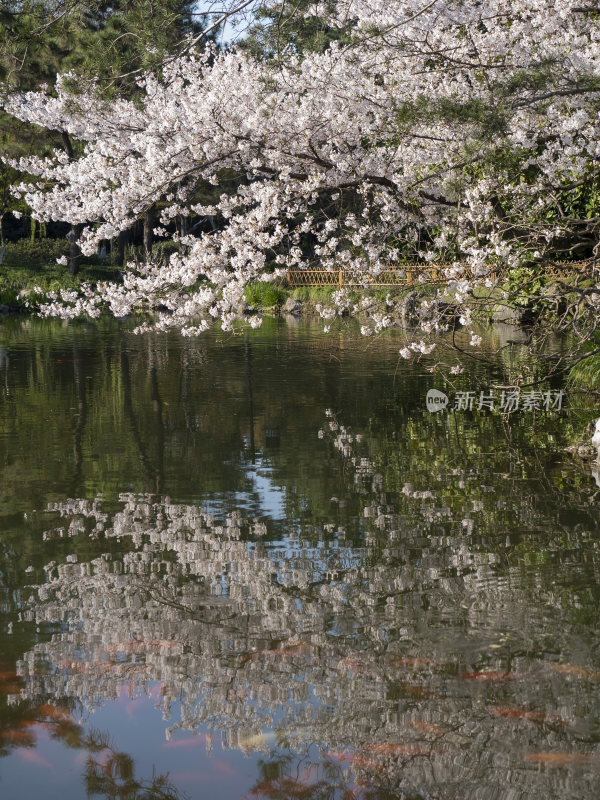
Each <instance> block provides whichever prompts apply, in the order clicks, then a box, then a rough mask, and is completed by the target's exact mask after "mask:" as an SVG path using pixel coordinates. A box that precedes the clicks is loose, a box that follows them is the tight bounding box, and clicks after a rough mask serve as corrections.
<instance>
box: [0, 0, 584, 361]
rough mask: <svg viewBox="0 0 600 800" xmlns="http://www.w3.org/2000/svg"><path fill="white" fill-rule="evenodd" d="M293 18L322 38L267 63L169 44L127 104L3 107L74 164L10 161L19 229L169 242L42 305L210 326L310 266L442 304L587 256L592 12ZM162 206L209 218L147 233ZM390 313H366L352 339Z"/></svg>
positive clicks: (358, 6)
mask: <svg viewBox="0 0 600 800" xmlns="http://www.w3.org/2000/svg"><path fill="white" fill-rule="evenodd" d="M250 5H252V7H253V9H254V10H255V11H256V10H257V6H258V7H261V6H262V7H263V24H265V25H268V23H269V20H270V21H271V24H272V25H278V24H279V25H281V13H280V14H278V13H277V9H280V11H281V10H282V9H283V4H273V3H254V4H249V3H240V4H238V7H240V8H241V7H242V6H243V7H244V9H242V10H248V7H249V6H250ZM303 14H304V19H305V21H306V22H305V24H306V25H309V23H310V24H312V23H311V21H314V20H317V21H318V28H319V30H328V31H335V30H337V31H338V32H339V38H337V39H336V37H335V36H333V35H331V36H330V37H329V36H328V41H327V42H326V43H323V46H318V47H316V48H315V49H311V47H310V46H307V47H306V48H304V47H300V48H299V47H297V46H289V47H287V48H279V49H278V52H277V58H272V57H269V58H267V59H265V58H261V57H259V56H257V55H256V54H255V52H253V49H252V48H247V49H237V50H236V49H231V50H229V51H227V52H218V51H217V50H216V49H215V48H214V46H213V47H211V46H208V47H206V49H203V50H202V49H197V48H196V49H190V48H188V49H187V52H184V53H183V54H182V55H181V56H180V57H177V58H171V59H169V60H168V61H167V62H165V63H164V65H163V68H162V71H161V72H160V74H158V73H146V74H145V75H144V76H143V77H140V78H139V80H138V85H139V89H140V91H141V95H140V96H139V97H138V98H136V99H134V100H131V99H127V98H126V97H120V98H116V99H114V100H111V101H106V100H105V99H103V97H102V95H101V93H100V91H99V90H94V89H93V88H92V89H90V90H89V91H86V92H84V93H83V94H79V95H78V96H76V97H74V96H73V95H72V93H71V91H70V84H69V80H68V78H65V77H62V78H60V79H59V80H58V81H57V84H56V88H55V91H54V92H53V93H50V94H46V93H26V94H21V95H14V96H13V97H12V98H11V99H10V100H9V101H8V103H7V104H6V105H5V108H6V109H7V110H8V111H9V112H10V113H11V114H13V115H15V116H16V117H18V118H19V119H22V120H27V121H29V122H34V123H36V124H38V125H42V126H44V127H46V128H49V129H53V130H59V131H63V132H65V133H66V134H68V135H69V136H70V137H72V138H73V139H76V140H79V141H81V142H82V143H83V147H82V154H81V156H80V157H79V158H77V159H75V160H69V159H68V158H66V157H65V154H64V152H60V151H56V152H55V154H54V155H53V156H52V157H50V158H48V159H36V158H30V159H24V160H21V161H20V162H19V163H18V165H17V164H15V166H19V167H20V168H21V169H23V170H26V171H27V172H28V173H30V174H32V175H34V176H36V178H37V180H36V181H35V182H32V183H30V184H28V185H23V186H22V187H21V192H22V194H23V196H24V197H25V198H26V200H27V202H28V204H29V205H30V206H31V208H32V209H33V213H34V214H35V215H36V216H37V217H38V218H39V219H41V220H47V219H62V220H67V221H69V222H70V223H71V224H73V225H82V226H84V232H83V234H82V238H81V244H82V248H83V250H84V252H85V251H87V252H90V251H92V250H94V249H95V248H96V247H97V245H98V243H99V242H100V241H101V240H103V239H106V238H110V237H114V236H116V235H117V234H118V233H119V231H122V230H124V229H127V228H128V227H129V226H130V225H131V224H132V220H134V219H135V218H136V217H139V215H140V214H143V213H144V211H145V210H146V209H148V208H151V207H156V206H157V205H159V206H160V208H161V209H162V211H161V220H160V226H159V228H158V233H159V235H163V236H166V235H169V236H172V237H173V238H175V240H176V242H177V244H178V246H179V251H178V252H177V253H175V254H174V255H173V256H171V258H170V260H169V262H168V263H166V264H165V263H153V262H152V261H149V262H148V263H146V264H144V265H143V266H142V267H141V268H140V267H138V268H137V269H133V268H132V269H130V270H129V271H128V272H127V273H126V275H125V278H124V282H123V283H122V284H120V285H104V286H98V287H97V288H94V289H92V288H89V289H88V290H87V291H86V293H85V295H84V296H83V297H75V296H74V295H65V296H63V297H62V298H57V299H56V302H54V303H51V304H50V305H49V306H48V307H47V312H48V313H62V314H65V315H67V316H70V315H76V314H80V313H82V312H87V313H89V314H91V315H92V316H96V315H97V314H99V313H100V310H101V309H102V308H103V307H105V306H108V308H109V309H110V310H111V311H112V312H113V313H115V314H117V315H122V314H125V313H128V312H130V311H131V310H133V309H137V308H140V307H142V308H143V307H145V308H151V309H155V310H156V309H158V313H157V314H156V316H155V317H154V323H153V324H155V325H156V326H157V327H158V328H166V327H171V326H175V327H177V328H180V329H181V330H183V332H184V333H188V334H193V333H197V332H199V331H201V330H203V329H204V328H205V327H206V326H207V325H208V321H209V320H210V319H211V317H212V318H220V319H221V320H222V323H223V325H224V326H225V327H230V326H231V325H232V324H233V323H234V321H235V320H236V319H237V318H239V317H241V316H242V314H243V312H244V303H243V289H244V286H245V285H246V284H247V283H248V282H249V281H253V280H256V279H260V280H270V279H272V278H273V277H274V276H276V275H277V274H278V273H279V271H283V270H285V269H287V268H292V267H293V268H304V267H307V266H309V265H312V264H314V263H315V261H317V262H318V263H319V264H320V265H321V266H323V267H324V268H326V269H330V270H333V269H338V268H339V267H340V265H342V266H343V267H344V268H345V269H347V270H349V271H350V272H352V273H354V274H355V275H356V276H357V279H358V280H365V281H366V280H368V279H370V278H372V277H373V276H376V275H377V274H379V273H380V272H381V271H382V270H384V269H386V268H388V267H389V266H402V264H404V263H406V262H407V261H413V262H414V261H415V260H417V261H419V262H421V263H429V262H440V263H443V264H444V265H445V269H446V277H447V279H448V281H449V282H450V288H451V289H452V290H453V291H454V292H455V294H456V297H457V300H458V302H459V303H462V302H464V301H465V300H467V298H468V297H469V296H470V294H471V293H472V292H473V291H474V289H476V288H477V286H481V285H485V286H491V285H492V283H493V281H492V277H491V276H492V273H494V272H496V273H497V271H498V270H500V271H502V270H510V269H514V268H516V267H520V266H522V265H532V264H533V265H535V264H542V263H544V262H545V261H548V260H552V259H556V258H564V257H593V258H595V256H596V252H597V243H598V229H599V225H600V215H599V213H598V208H597V205H598V202H599V201H598V179H599V160H598V159H599V149H598V148H599V145H598V141H599V135H598V134H599V125H600V120H599V114H600V14H599V13H598V12H597V11H596V10H595V8H594V7H592V6H587V5H585V4H582V3H581V2H580V0H534V2H531V0H528V2H524V1H523V0H493V1H492V2H488V3H485V4H482V3H479V2H476V1H475V0H468V1H467V2H464V0H386V2H382V0H361V1H360V2H356V0H338V2H336V3H322V4H320V5H318V6H312V7H310V8H307V9H306V10H304V11H303ZM265 20H266V21H265ZM268 35H269V36H271V35H273V36H274V33H273V32H272V33H271V34H268ZM265 36H267V33H264V34H263V38H264V37H265ZM197 39H198V37H196V40H197ZM271 41H274V40H273V39H271ZM268 55H269V56H272V55H273V53H270V54H268ZM232 175H233V176H237V177H236V181H234V182H233V183H232V181H231V177H232ZM225 180H227V181H228V182H229V183H228V185H227V189H226V190H225V191H224V190H223V184H224V181H225ZM211 186H216V187H221V190H220V191H221V192H222V193H220V196H217V198H216V199H215V201H214V202H212V203H210V204H207V203H206V201H202V200H201V199H200V200H199V198H202V196H203V192H205V191H206V190H208V189H210V187H211ZM217 195H219V191H218V190H217ZM178 215H179V216H181V215H183V216H189V215H195V216H196V217H200V218H202V217H203V216H204V217H210V218H211V220H213V221H214V220H217V223H218V224H216V225H214V226H213V227H211V229H210V230H208V229H206V230H204V231H203V232H200V233H198V231H196V233H195V235H181V233H178V234H174V233H167V231H168V230H172V226H171V227H170V222H171V220H173V218H174V217H176V216H178ZM334 299H335V307H332V308H330V309H323V314H324V316H325V317H333V316H335V314H336V313H339V312H344V311H345V310H346V309H347V306H348V300H347V298H346V296H345V294H344V292H339V293H338V294H337V295H336V296H335V298H334ZM585 299H586V308H588V309H591V311H592V313H591V314H590V315H588V321H587V325H588V327H587V329H586V330H587V331H588V333H587V334H586V335H589V326H590V325H591V326H592V327H593V325H594V324H595V317H596V303H597V302H598V301H600V293H594V291H593V290H592V289H586V298H585ZM351 310H352V309H351ZM392 321H393V320H392V317H391V315H390V314H389V313H387V311H386V309H383V310H382V311H379V312H377V313H374V314H373V316H372V318H371V320H370V322H369V323H368V324H367V325H365V331H366V332H368V331H373V330H379V329H381V328H383V327H386V326H388V325H390V324H392ZM251 322H252V324H258V322H259V321H258V320H256V319H252V320H251ZM442 322H443V320H438V322H437V323H436V322H435V321H434V322H433V323H432V322H431V320H430V321H428V322H427V323H425V326H426V330H425V331H424V333H426V334H428V333H430V332H431V330H432V329H435V328H436V325H437V326H438V327H439V326H440V325H441V324H442ZM462 322H463V323H465V324H467V325H469V323H470V317H469V312H468V310H466V309H464V310H463V313H462ZM474 341H476V337H475V339H474ZM426 347H427V345H425V344H420V343H417V344H415V348H414V349H416V350H417V351H418V350H419V349H421V351H423V348H426Z"/></svg>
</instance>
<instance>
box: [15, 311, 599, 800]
mask: <svg viewBox="0 0 600 800" xmlns="http://www.w3.org/2000/svg"><path fill="white" fill-rule="evenodd" d="M1 326H2V327H1V328H0V408H1V414H0V604H1V615H0V796H1V797H2V798H3V800H13V798H14V799H16V798H19V800H34V799H37V798H42V797H43V798H45V799H46V800H50V799H51V798H60V800H79V798H83V797H97V798H106V799H108V798H120V800H134V798H135V799H136V800H138V799H140V800H141V798H145V799H151V800H153V799H154V798H157V799H158V798H162V799H163V800H164V798H171V800H175V799H177V800H179V799H180V798H184V797H189V798H211V799H212V798H214V799H215V800H216V799H218V798H223V800H238V799H240V800H241V798H257V799H258V800H260V798H282V799H287V798H307V799H308V798H314V799H315V800H317V798H332V800H333V799H334V798H336V799H337V798H339V800H342V799H344V800H351V799H352V798H354V800H367V799H369V800H375V799H378V800H379V799H380V800H384V798H407V800H409V799H410V800H416V798H423V799H424V798H427V799H429V798H435V799H439V800H470V799H471V798H473V799H474V798H477V799H479V798H485V799H486V800H488V799H490V800H492V799H493V800H495V799H496V798H498V799H500V798H507V799H508V798H510V800H517V799H519V798H545V800H549V799H550V798H561V800H562V799H564V798H579V799H580V800H584V799H587V798H590V799H591V798H596V797H597V796H598V785H599V783H600V691H599V690H600V651H599V646H600V630H599V617H598V604H599V600H600V580H599V578H600V546H599V545H600V531H599V527H598V522H599V514H598V491H599V489H598V486H597V484H596V481H595V479H594V476H593V474H592V472H591V469H590V467H589V465H588V466H587V468H586V467H585V465H582V464H581V463H577V462H576V461H575V460H574V459H573V458H572V457H570V456H568V455H567V454H566V453H565V450H564V448H565V445H567V444H569V442H570V441H571V440H574V437H575V434H576V433H577V432H581V430H583V429H584V428H585V426H586V424H587V423H588V422H589V420H591V419H593V418H594V416H597V414H595V413H594V409H593V406H590V405H588V404H587V403H588V401H587V400H586V398H585V397H582V396H581V395H575V394H570V393H569V392H568V391H566V393H565V394H564V395H562V394H561V391H562V390H563V389H564V387H562V386H559V385H553V386H544V387H542V389H541V390H540V394H539V395H531V394H530V395H529V397H528V398H527V397H525V395H524V394H523V393H522V394H521V398H520V405H519V407H518V408H515V409H514V410H513V413H511V414H506V413H500V412H499V410H498V408H497V407H494V408H493V409H492V408H490V407H489V406H490V405H491V403H487V404H486V403H485V402H482V400H481V397H482V396H481V392H483V394H484V398H485V397H487V396H489V395H492V394H494V395H495V398H496V400H495V402H496V406H497V405H498V404H499V403H500V398H501V393H502V391H503V390H502V388H501V387H502V386H504V385H506V384H507V383H508V382H509V380H510V379H511V375H512V370H514V368H515V365H517V366H518V362H519V347H518V345H512V346H509V347H507V349H506V350H505V351H504V355H503V357H502V358H499V359H496V360H492V361H491V362H487V361H480V362H477V363H476V364H474V365H470V366H469V367H468V368H467V370H466V371H465V372H464V373H463V374H462V375H459V376H456V377H455V378H453V381H454V382H453V384H452V385H450V384H448V383H446V382H444V379H443V377H442V376H441V375H439V374H438V373H436V372H433V373H432V372H431V371H430V368H431V365H432V364H433V363H434V362H433V361H429V360H428V359H424V360H423V361H421V362H420V363H418V364H409V363H407V362H404V361H402V360H400V361H399V358H398V349H399V346H400V342H401V336H400V334H390V335H389V336H386V337H382V338H380V339H378V340H365V339H362V338H361V337H360V336H357V335H356V333H355V332H354V330H353V329H352V328H348V329H344V330H341V331H339V332H336V333H333V334H329V335H327V336H325V335H323V334H322V332H321V330H322V328H321V326H320V325H318V324H316V323H312V322H309V321H302V322H293V321H292V320H288V321H285V320H267V321H266V322H265V325H264V327H263V328H262V329H260V330H258V331H247V332H245V333H243V334H241V335H237V336H231V335H224V334H222V333H217V332H212V333H210V334H208V335H206V336H204V337H202V338H200V339H196V340H189V339H183V338H181V337H179V336H176V335H156V336H144V337H136V336H133V335H132V334H131V333H130V332H129V331H128V330H127V326H126V325H119V324H117V323H116V322H103V323H101V324H98V325H91V324H90V325H84V324H70V325H69V324H66V323H62V322H56V321H42V320H34V319H27V320H23V319H5V320H2V322H1ZM432 358H433V356H432ZM454 360H455V359H450V360H449V363H453V362H454ZM430 389H437V390H440V391H443V392H444V393H445V394H446V395H447V396H448V397H449V400H448V404H447V406H446V407H441V408H440V410H438V411H437V412H435V413H431V412H430V411H429V410H428V409H427V406H426V395H427V392H428V391H429V390H430ZM467 391H470V392H473V395H459V394H458V393H459V392H467ZM504 391H507V390H504ZM469 397H472V398H474V400H473V405H472V408H470V407H469V406H470V405H471V401H470V400H469ZM459 400H460V402H459ZM505 400H506V397H505ZM442 405H443V404H442ZM457 405H458V407H456V406H457ZM480 405H481V408H479V406H480Z"/></svg>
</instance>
